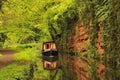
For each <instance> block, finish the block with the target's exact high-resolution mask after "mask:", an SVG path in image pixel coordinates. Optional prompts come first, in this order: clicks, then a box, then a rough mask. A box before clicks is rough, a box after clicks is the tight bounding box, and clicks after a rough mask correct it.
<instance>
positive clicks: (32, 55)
mask: <svg viewBox="0 0 120 80" xmlns="http://www.w3.org/2000/svg"><path fill="white" fill-rule="evenodd" d="M14 58H15V61H33V62H34V61H36V60H37V58H38V54H37V52H36V51H35V50H34V49H30V48H28V49H25V50H23V51H20V52H19V53H16V54H15V57H14Z"/></svg>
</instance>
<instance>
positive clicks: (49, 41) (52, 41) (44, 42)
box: [43, 41, 55, 44]
mask: <svg viewBox="0 0 120 80" xmlns="http://www.w3.org/2000/svg"><path fill="white" fill-rule="evenodd" d="M46 43H55V41H47V42H43V44H46Z"/></svg>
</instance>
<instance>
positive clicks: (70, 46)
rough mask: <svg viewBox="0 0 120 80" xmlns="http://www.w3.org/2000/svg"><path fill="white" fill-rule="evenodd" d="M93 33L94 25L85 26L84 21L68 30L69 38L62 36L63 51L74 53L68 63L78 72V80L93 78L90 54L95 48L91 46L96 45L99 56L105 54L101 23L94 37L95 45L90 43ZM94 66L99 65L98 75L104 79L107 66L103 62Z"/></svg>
mask: <svg viewBox="0 0 120 80" xmlns="http://www.w3.org/2000/svg"><path fill="white" fill-rule="evenodd" d="M92 34H93V32H92V26H84V25H83V22H82V23H78V24H76V25H74V26H73V27H71V29H70V30H68V36H67V39H64V38H63V37H61V40H62V43H60V44H61V45H62V47H63V48H62V49H61V50H63V52H64V51H66V52H65V53H69V54H72V55H74V56H70V57H69V63H67V64H71V65H72V67H73V70H72V72H73V73H74V74H76V77H77V80H92V78H91V74H90V67H91V61H92V59H90V58H91V57H88V56H89V55H91V54H92V53H91V51H92V50H93V49H92V48H91V47H90V46H94V48H95V52H96V53H97V55H98V56H101V57H102V55H103V54H104V50H103V27H102V25H101V24H99V28H98V32H97V36H96V37H95V39H94V41H95V42H94V43H95V45H90V41H91V36H92ZM65 41H66V42H65ZM91 49H92V50H91ZM86 56H87V57H88V58H87V57H86ZM84 57H85V58H84ZM95 64H96V63H95ZM69 66H70V65H69ZM94 67H98V68H96V70H95V73H96V74H97V75H96V76H97V77H98V78H99V79H103V77H104V69H105V66H104V65H103V64H102V63H99V65H97V66H94Z"/></svg>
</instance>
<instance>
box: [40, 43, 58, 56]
mask: <svg viewBox="0 0 120 80" xmlns="http://www.w3.org/2000/svg"><path fill="white" fill-rule="evenodd" d="M42 54H43V56H50V55H52V56H57V55H58V51H57V48H56V43H55V42H54V41H50V42H44V43H43V45H42Z"/></svg>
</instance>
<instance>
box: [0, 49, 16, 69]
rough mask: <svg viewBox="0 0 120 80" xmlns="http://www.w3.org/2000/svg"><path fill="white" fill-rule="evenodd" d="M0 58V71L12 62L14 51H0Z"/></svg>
mask: <svg viewBox="0 0 120 80" xmlns="http://www.w3.org/2000/svg"><path fill="white" fill-rule="evenodd" d="M0 52H1V53H2V56H1V57H0V69H1V68H3V67H5V66H8V65H9V64H11V63H13V62H14V59H13V58H14V53H15V51H13V50H9V49H0Z"/></svg>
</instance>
